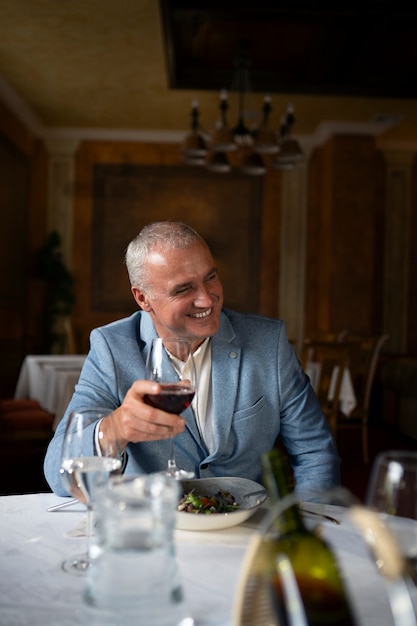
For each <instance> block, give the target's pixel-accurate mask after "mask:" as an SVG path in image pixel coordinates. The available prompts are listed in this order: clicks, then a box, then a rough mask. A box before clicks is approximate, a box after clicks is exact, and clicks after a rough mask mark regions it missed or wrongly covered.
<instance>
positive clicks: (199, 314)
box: [190, 309, 212, 319]
mask: <svg viewBox="0 0 417 626" xmlns="http://www.w3.org/2000/svg"><path fill="white" fill-rule="evenodd" d="M211 311H212V309H208V310H207V311H204V313H191V314H190V317H195V318H197V319H201V318H203V317H207V316H208V315H210V313H211Z"/></svg>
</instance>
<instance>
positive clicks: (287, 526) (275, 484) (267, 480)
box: [261, 448, 305, 534]
mask: <svg viewBox="0 0 417 626" xmlns="http://www.w3.org/2000/svg"><path fill="white" fill-rule="evenodd" d="M261 464H262V474H263V483H264V486H265V489H266V490H267V492H268V495H269V498H270V501H271V504H272V505H274V504H276V503H277V502H279V501H280V500H281V499H282V498H285V496H287V495H289V494H290V493H292V492H293V489H292V487H291V486H290V481H291V470H290V466H289V463H288V461H287V458H286V457H285V456H284V455H283V454H282V453H281V452H280V451H279V450H278V449H276V448H273V449H272V450H270V451H269V452H265V453H264V454H263V455H262V458H261ZM275 525H276V527H277V528H278V530H279V531H280V533H285V534H287V533H289V532H292V531H304V530H305V526H304V522H303V518H302V515H301V512H300V510H299V508H298V506H297V505H296V504H293V505H290V506H288V507H287V508H286V509H285V510H284V511H282V512H281V513H280V514H279V515H278V516H277V519H276V524H275Z"/></svg>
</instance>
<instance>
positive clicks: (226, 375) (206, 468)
mask: <svg viewBox="0 0 417 626" xmlns="http://www.w3.org/2000/svg"><path fill="white" fill-rule="evenodd" d="M155 336H156V331H155V328H154V326H153V323H152V320H151V318H150V316H149V314H148V313H145V312H143V311H138V312H136V313H134V314H133V315H131V316H130V317H128V318H126V319H122V320H118V321H116V322H113V323H111V324H108V325H106V326H103V327H101V328H96V329H94V330H93V331H92V333H91V336H90V351H89V354H88V356H87V359H86V361H85V364H84V367H83V369H82V372H81V375H80V379H79V382H78V384H77V386H76V388H75V393H74V395H73V397H72V400H71V402H70V404H69V406H68V408H67V411H66V413H65V415H64V417H63V419H62V420H61V421H60V423H59V425H58V428H57V430H56V432H55V434H54V437H53V439H52V441H51V442H50V444H49V447H48V450H47V453H46V456H45V461H44V471H45V477H46V479H47V481H48V483H49V485H50V487H51V489H52V490H53V491H54V492H55V493H56V494H58V495H68V494H67V492H66V490H65V488H64V486H63V484H62V481H61V476H60V473H59V469H60V455H61V448H62V440H63V434H64V430H65V424H66V421H67V417H68V415H69V413H70V411H71V410H73V409H82V408H83V407H87V406H89V407H100V408H104V407H105V408H108V410H109V412H110V411H112V410H114V409H116V408H117V407H118V406H120V404H121V403H122V401H123V398H124V396H125V394H126V392H127V391H128V389H129V387H130V386H131V385H132V383H133V382H134V380H136V379H142V378H144V376H145V362H146V356H147V352H148V346H149V343H150V340H151V339H152V338H153V337H155ZM211 342H212V392H213V414H214V439H215V444H216V445H215V450H214V451H213V452H212V453H209V452H208V451H207V449H206V447H205V445H204V443H203V441H202V439H201V437H200V434H199V431H198V428H197V424H196V420H195V417H194V413H193V410H192V408H191V407H190V408H188V409H187V410H186V411H185V412H184V413H183V415H184V417H185V418H186V428H185V430H184V432H183V433H181V434H180V435H178V436H177V437H176V438H175V455H176V460H177V463H178V465H179V466H181V467H183V468H184V469H187V470H192V471H194V472H195V474H196V476H197V477H201V478H207V477H211V476H240V477H244V478H249V479H252V480H256V481H261V466H260V456H261V454H262V453H263V452H265V451H266V450H269V449H270V448H272V447H273V446H274V443H275V441H276V439H277V437H278V435H281V438H282V441H283V443H284V445H285V447H286V449H287V451H288V453H289V456H290V461H291V465H292V468H293V470H294V477H295V480H296V484H297V489H300V490H303V491H304V490H309V489H314V490H318V489H327V488H330V487H333V486H336V485H338V484H339V481H340V474H339V466H340V459H339V455H338V452H337V449H336V445H335V442H334V439H333V437H332V434H331V432H330V429H329V426H328V423H327V421H326V419H325V417H324V415H323V413H322V411H321V408H320V405H319V403H318V400H317V398H316V396H315V394H314V392H313V390H312V388H311V386H310V382H309V379H308V377H307V376H306V375H305V374H304V372H303V370H302V368H301V366H300V363H299V361H298V359H297V357H296V355H295V353H294V350H293V348H292V346H291V344H290V343H289V342H288V339H287V336H286V331H285V325H284V323H283V322H282V321H281V320H275V319H270V318H266V317H262V316H259V315H254V314H243V313H236V312H233V311H230V310H227V309H224V310H223V311H222V313H221V318H220V327H219V330H218V332H217V333H216V335H214V336H213V337H212V340H211ZM93 431H94V429H93V428H92V429H90V430H89V431H87V432H86V440H85V454H91V455H92V454H94V436H93ZM168 447H169V442H168V441H166V440H163V441H154V442H146V443H135V444H133V443H131V444H129V445H128V446H127V448H126V454H127V460H126V467H125V474H140V473H149V472H155V471H161V470H164V469H165V468H166V463H167V459H168V453H169V450H168Z"/></svg>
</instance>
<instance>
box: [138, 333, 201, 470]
mask: <svg viewBox="0 0 417 626" xmlns="http://www.w3.org/2000/svg"><path fill="white" fill-rule="evenodd" d="M146 377H147V379H148V380H154V381H156V382H158V383H159V384H160V385H161V390H160V392H159V393H158V394H155V395H149V394H147V395H146V396H145V398H144V400H145V402H146V403H147V404H150V405H151V406H153V407H156V408H157V409H162V410H163V411H166V412H167V413H175V414H177V415H179V414H180V413H182V411H184V410H185V409H186V408H188V407H189V406H190V404H191V402H192V399H193V398H194V394H195V390H196V373H195V365H194V358H193V352H192V347H191V343H190V341H188V340H186V339H177V338H175V339H172V338H171V339H169V338H167V339H165V338H161V337H158V338H157V339H153V340H152V344H151V346H150V348H149V353H148V358H147V361H146ZM167 473H168V474H169V475H170V476H173V477H174V478H177V479H180V480H181V479H188V478H193V476H194V472H190V471H186V470H183V469H179V468H178V467H177V464H176V461H175V449H174V437H171V438H170V454H169V458H168V467H167Z"/></svg>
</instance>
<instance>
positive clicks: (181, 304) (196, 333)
mask: <svg viewBox="0 0 417 626" xmlns="http://www.w3.org/2000/svg"><path fill="white" fill-rule="evenodd" d="M146 273H147V281H146V282H147V284H148V285H150V289H148V290H147V291H146V292H144V291H141V290H140V289H139V288H138V287H136V286H132V293H133V297H134V298H135V300H136V302H137V304H138V305H139V306H140V307H141V308H142V309H143V310H144V311H147V312H148V313H149V314H150V316H151V317H152V321H153V323H154V326H155V328H156V331H157V333H158V335H159V336H160V337H172V336H176V337H184V338H187V339H190V340H191V341H192V343H193V345H194V348H195V347H197V346H198V345H199V344H200V343H201V342H202V341H203V340H204V339H205V338H206V337H210V336H212V335H214V334H215V333H216V332H217V330H218V328H219V322H220V311H221V309H222V306H223V288H222V284H221V282H220V279H219V277H218V275H217V270H216V267H215V265H214V260H213V257H212V255H211V252H210V250H209V248H208V247H207V246H206V245H205V244H204V243H202V242H200V241H196V242H194V243H192V244H191V245H190V246H188V247H187V248H184V249H178V248H175V249H169V250H160V249H158V248H155V249H154V250H153V251H152V252H151V253H150V255H149V257H148V260H147V264H146Z"/></svg>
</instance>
